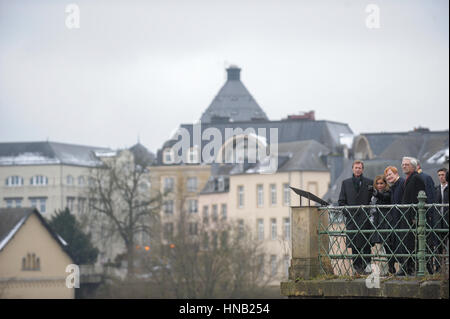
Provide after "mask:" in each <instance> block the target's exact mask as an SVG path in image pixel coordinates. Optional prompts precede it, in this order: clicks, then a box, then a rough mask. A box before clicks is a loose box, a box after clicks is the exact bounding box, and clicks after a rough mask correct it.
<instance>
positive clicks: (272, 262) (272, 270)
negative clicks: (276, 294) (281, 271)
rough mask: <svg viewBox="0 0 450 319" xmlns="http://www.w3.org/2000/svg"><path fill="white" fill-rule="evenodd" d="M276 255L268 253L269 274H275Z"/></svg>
mask: <svg viewBox="0 0 450 319" xmlns="http://www.w3.org/2000/svg"><path fill="white" fill-rule="evenodd" d="M277 268H278V267H277V256H276V255H270V274H271V276H276V275H277V270H278V269H277Z"/></svg>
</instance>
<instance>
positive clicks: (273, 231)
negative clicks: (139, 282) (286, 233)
mask: <svg viewBox="0 0 450 319" xmlns="http://www.w3.org/2000/svg"><path fill="white" fill-rule="evenodd" d="M270 230H271V234H272V240H276V239H277V220H276V219H275V218H272V219H271V220H270Z"/></svg>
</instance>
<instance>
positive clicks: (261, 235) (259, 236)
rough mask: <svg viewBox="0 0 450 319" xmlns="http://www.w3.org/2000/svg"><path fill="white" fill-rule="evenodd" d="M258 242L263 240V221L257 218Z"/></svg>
mask: <svg viewBox="0 0 450 319" xmlns="http://www.w3.org/2000/svg"><path fill="white" fill-rule="evenodd" d="M257 224H258V240H264V219H262V218H258V220H257Z"/></svg>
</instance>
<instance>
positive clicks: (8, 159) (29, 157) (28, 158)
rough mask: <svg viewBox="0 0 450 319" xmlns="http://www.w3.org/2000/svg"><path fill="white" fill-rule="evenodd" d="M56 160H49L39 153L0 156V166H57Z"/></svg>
mask: <svg viewBox="0 0 450 319" xmlns="http://www.w3.org/2000/svg"><path fill="white" fill-rule="evenodd" d="M59 163H61V161H60V160H59V159H58V158H51V157H47V156H44V155H42V154H40V153H31V152H26V153H21V154H19V155H17V156H1V157H0V165H39V164H59Z"/></svg>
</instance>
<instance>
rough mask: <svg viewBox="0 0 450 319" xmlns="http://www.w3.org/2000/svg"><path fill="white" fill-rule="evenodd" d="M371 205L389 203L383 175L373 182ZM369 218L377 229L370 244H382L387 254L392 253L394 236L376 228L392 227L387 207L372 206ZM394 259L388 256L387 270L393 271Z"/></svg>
mask: <svg viewBox="0 0 450 319" xmlns="http://www.w3.org/2000/svg"><path fill="white" fill-rule="evenodd" d="M370 204H371V205H390V204H391V191H390V189H389V186H388V184H387V182H386V179H385V177H384V175H378V176H377V177H375V179H374V182H373V193H372V198H371V201H370ZM370 215H371V216H370V220H371V221H372V223H373V227H374V229H375V230H377V231H376V232H375V233H374V234H373V235H372V237H371V239H370V242H371V243H372V244H380V245H377V246H381V245H383V246H384V249H385V251H386V253H387V254H393V252H394V250H395V241H394V240H393V239H394V236H392V234H391V233H386V232H381V233H380V232H378V230H382V229H383V230H384V229H392V227H393V225H394V223H395V221H394V220H393V218H392V217H393V216H392V214H391V209H389V208H372V209H371V210H370ZM394 263H395V259H394V258H390V259H389V262H388V266H389V272H390V273H391V274H394V273H395V268H394Z"/></svg>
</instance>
